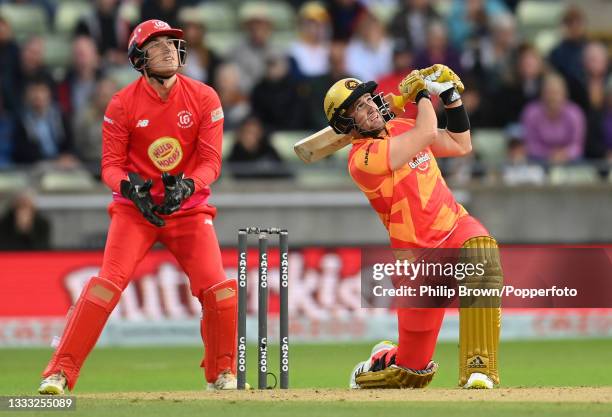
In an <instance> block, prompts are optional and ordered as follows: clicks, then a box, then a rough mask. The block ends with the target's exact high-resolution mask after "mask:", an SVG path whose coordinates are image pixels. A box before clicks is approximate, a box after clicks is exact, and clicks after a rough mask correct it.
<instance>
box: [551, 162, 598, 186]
mask: <svg viewBox="0 0 612 417" xmlns="http://www.w3.org/2000/svg"><path fill="white" fill-rule="evenodd" d="M549 180H550V183H551V184H553V185H587V184H594V183H596V182H597V181H598V176H597V170H596V169H595V167H593V166H589V165H576V166H555V167H552V168H551V169H550V173H549Z"/></svg>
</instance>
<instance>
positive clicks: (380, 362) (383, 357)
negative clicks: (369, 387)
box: [349, 340, 397, 389]
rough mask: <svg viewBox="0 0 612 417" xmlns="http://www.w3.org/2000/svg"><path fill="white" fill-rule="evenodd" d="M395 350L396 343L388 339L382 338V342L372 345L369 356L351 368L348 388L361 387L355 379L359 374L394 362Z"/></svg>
mask: <svg viewBox="0 0 612 417" xmlns="http://www.w3.org/2000/svg"><path fill="white" fill-rule="evenodd" d="M396 352H397V345H396V344H395V343H393V342H390V341H388V340H383V341H382V342H378V343H377V344H376V345H374V347H373V348H372V351H371V352H370V357H369V358H368V359H367V360H365V361H362V362H359V363H358V364H357V365H355V367H354V368H353V371H352V372H351V378H350V380H349V388H351V389H359V388H361V387H360V386H359V385H358V384H357V382H356V381H355V379H356V378H357V376H359V375H360V374H362V373H364V372H370V371H380V370H382V369H384V368H386V367H387V366H389V365H392V364H394V363H395V354H396Z"/></svg>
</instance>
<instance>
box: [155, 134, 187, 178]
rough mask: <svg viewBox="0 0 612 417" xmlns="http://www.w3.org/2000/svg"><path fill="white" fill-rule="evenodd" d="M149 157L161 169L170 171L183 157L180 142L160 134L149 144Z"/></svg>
mask: <svg viewBox="0 0 612 417" xmlns="http://www.w3.org/2000/svg"><path fill="white" fill-rule="evenodd" d="M147 153H148V154H149V158H150V159H151V161H152V162H153V164H155V166H156V167H157V168H159V169H160V170H161V171H170V170H171V169H174V168H176V166H177V165H178V164H179V163H180V162H181V160H182V159H183V149H182V148H181V144H180V142H179V141H178V140H177V139H175V138H172V137H170V136H162V137H161V138H158V139H156V140H155V141H153V143H151V144H150V145H149V149H148V150H147Z"/></svg>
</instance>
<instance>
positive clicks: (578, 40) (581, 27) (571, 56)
mask: <svg viewBox="0 0 612 417" xmlns="http://www.w3.org/2000/svg"><path fill="white" fill-rule="evenodd" d="M562 23H563V31H564V37H563V40H562V41H561V42H560V43H559V45H557V46H556V47H555V48H554V49H553V50H552V52H551V53H550V58H549V61H550V63H551V64H552V66H553V67H554V68H555V69H556V70H557V71H559V72H560V73H561V75H563V77H565V79H566V80H572V79H573V80H580V79H582V78H583V76H584V71H583V65H582V50H583V49H584V46H585V45H586V43H587V38H586V20H585V17H584V13H583V12H582V9H580V8H579V7H578V6H574V5H572V6H569V7H568V9H567V10H566V11H565V13H564V15H563V19H562Z"/></svg>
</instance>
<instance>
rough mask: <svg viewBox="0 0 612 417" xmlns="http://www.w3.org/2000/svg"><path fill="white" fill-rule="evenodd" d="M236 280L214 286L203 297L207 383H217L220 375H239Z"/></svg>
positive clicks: (204, 361) (203, 364) (201, 299)
mask: <svg viewBox="0 0 612 417" xmlns="http://www.w3.org/2000/svg"><path fill="white" fill-rule="evenodd" d="M236 289H237V287H236V280H233V279H228V280H225V281H222V282H220V283H218V284H215V285H213V286H212V287H210V288H209V289H207V290H205V291H204V292H203V293H202V294H201V296H200V302H201V303H202V307H203V310H202V321H201V326H200V330H201V333H202V339H203V341H204V349H205V352H204V359H203V360H202V363H201V366H202V367H203V368H204V371H205V375H206V381H208V382H210V383H214V382H215V381H216V380H217V377H218V376H219V374H221V373H222V372H223V371H226V370H229V371H231V372H232V373H233V374H236V348H237V343H238V341H237V337H238V334H237V330H238V328H237V325H238V307H237V306H238V302H237V292H236Z"/></svg>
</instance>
